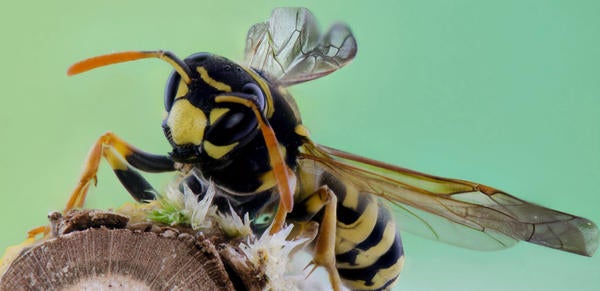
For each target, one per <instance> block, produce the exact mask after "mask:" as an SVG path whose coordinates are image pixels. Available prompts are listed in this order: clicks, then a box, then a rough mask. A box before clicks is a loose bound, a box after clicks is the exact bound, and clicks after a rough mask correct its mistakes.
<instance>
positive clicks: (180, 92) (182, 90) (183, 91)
mask: <svg viewBox="0 0 600 291" xmlns="http://www.w3.org/2000/svg"><path fill="white" fill-rule="evenodd" d="M189 91H190V88H188V86H187V85H186V84H185V82H184V81H183V79H181V80H179V85H177V93H176V94H175V99H177V98H181V97H183V96H185V95H187V93H188V92H189Z"/></svg>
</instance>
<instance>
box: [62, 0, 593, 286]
mask: <svg viewBox="0 0 600 291" xmlns="http://www.w3.org/2000/svg"><path fill="white" fill-rule="evenodd" d="M356 52H357V43H356V40H355V38H354V36H353V34H352V32H351V30H350V28H349V27H348V26H347V25H345V24H342V23H338V24H335V25H333V26H332V27H331V28H330V29H329V30H328V31H327V32H326V33H325V34H321V33H320V32H319V29H318V27H317V24H316V21H315V19H314V17H313V16H312V14H311V13H310V12H309V11H308V10H307V9H304V8H278V9H275V10H274V11H273V13H272V15H271V17H270V19H269V20H268V21H266V22H261V23H257V24H255V25H253V26H252V27H251V28H250V30H249V32H248V35H247V41H246V49H245V60H244V62H243V63H242V64H238V63H236V62H233V61H230V60H228V59H226V58H223V57H220V56H217V55H214V54H210V53H197V54H193V55H191V56H189V57H187V58H185V59H183V60H181V59H179V58H177V57H176V56H175V55H174V54H172V53H171V52H167V51H129V52H121V53H113V54H108V55H103V56H98V57H94V58H90V59H87V60H83V61H81V62H79V63H76V64H74V65H73V66H72V67H70V69H69V71H68V74H69V75H75V74H79V73H82V72H85V71H88V70H91V69H95V68H98V67H102V66H106V65H111V64H116V63H122V62H127V61H134V60H139V59H147V58H158V59H161V60H163V61H165V62H167V63H168V64H170V65H171V67H172V68H173V72H172V73H171V75H170V77H169V78H168V81H167V84H166V90H165V95H164V107H165V111H166V115H165V116H166V117H165V118H164V120H163V121H162V130H163V131H164V134H165V136H166V138H167V140H168V141H169V143H170V145H171V146H172V151H171V152H170V153H168V154H165V155H155V154H151V153H147V152H144V151H142V150H140V149H138V148H136V147H134V146H132V145H130V144H128V143H127V142H126V141H124V140H123V139H121V138H120V137H119V136H117V135H116V134H114V133H111V132H108V133H106V134H104V135H102V136H101V137H100V138H98V140H97V141H96V142H95V143H94V145H93V146H92V148H91V150H90V153H89V155H88V157H87V159H86V160H85V164H84V170H83V172H82V174H81V177H80V179H79V182H78V183H77V185H76V187H75V189H74V190H73V192H72V194H71V196H70V199H69V200H68V202H67V205H66V207H65V209H66V210H68V209H72V208H77V207H82V206H83V204H84V201H85V197H86V193H87V190H88V188H89V187H90V186H91V185H92V184H93V183H95V182H96V172H97V169H98V166H99V164H100V161H101V160H102V159H103V158H104V160H106V161H107V162H108V164H109V165H110V166H111V168H112V169H113V170H114V173H115V174H116V176H117V178H118V179H119V180H120V182H121V183H122V184H123V186H124V188H125V189H126V190H127V191H128V192H129V193H130V194H131V195H132V197H133V198H134V199H135V200H137V201H142V202H143V201H149V200H153V199H155V198H156V196H157V191H156V190H155V189H154V188H153V187H152V186H151V185H150V184H149V183H148V182H147V181H146V180H145V179H144V178H143V177H142V175H141V174H140V172H139V171H143V172H178V171H179V172H189V171H195V172H197V173H198V174H197V175H193V176H190V177H191V178H188V179H186V180H185V183H188V184H189V185H190V187H192V188H194V189H196V192H198V193H202V191H203V187H204V185H207V184H208V183H209V182H210V183H214V184H215V185H216V187H217V188H218V190H219V193H221V198H222V199H224V200H226V201H227V202H228V203H231V204H233V205H235V206H236V207H235V209H236V211H238V212H240V213H250V216H251V218H252V219H253V221H254V222H253V227H254V229H255V230H256V231H258V232H260V231H266V230H267V229H268V231H270V232H271V233H275V232H278V231H279V230H281V229H282V227H283V226H284V224H286V223H287V224H293V225H295V227H297V228H298V229H308V228H309V226H310V225H315V224H316V225H318V231H317V234H316V235H315V237H314V243H313V245H312V247H313V248H314V249H313V259H312V264H313V265H314V266H315V268H316V267H318V266H321V267H324V268H325V269H326V270H327V272H328V275H329V280H330V282H331V284H332V286H333V288H334V289H335V290H339V289H340V287H341V286H342V285H345V286H346V287H348V288H351V289H359V290H382V289H389V288H391V286H392V285H393V284H394V283H395V282H396V281H397V279H398V277H399V274H400V271H401V269H402V266H403V262H404V258H405V256H404V249H403V245H402V241H401V238H400V234H399V231H398V228H400V229H403V230H407V231H411V232H414V233H416V234H419V235H422V236H424V237H427V238H431V239H434V240H439V241H442V242H446V243H450V244H454V245H458V246H462V247H466V248H471V249H479V250H493V249H503V248H507V247H510V246H512V245H513V244H515V243H516V242H517V241H527V242H530V243H535V244H538V245H542V246H546V247H550V248H555V249H559V250H563V251H567V252H571V253H575V254H580V255H586V256H591V255H592V254H593V253H594V252H595V250H596V248H597V247H598V228H597V226H596V225H595V224H594V223H593V222H591V221H589V220H587V219H585V218H582V217H578V216H575V215H571V214H567V213H564V212H560V211H556V210H552V209H548V208H545V207H542V206H538V205H535V204H532V203H529V202H527V201H524V200H521V199H519V198H516V197H514V196H512V195H510V194H508V193H505V192H503V191H501V190H497V189H495V188H492V187H489V186H485V185H483V184H479V183H474V182H469V181H464V180H458V179H449V178H442V177H437V176H433V175H428V174H424V173H420V172H416V171H412V170H409V169H405V168H401V167H397V166H393V165H390V164H386V163H382V162H378V161H374V160H371V159H368V158H364V157H361V156H357V155H353V154H350V153H347V152H344V151H340V150H337V149H333V148H330V147H326V146H323V145H319V144H317V143H315V142H313V141H312V139H311V138H310V136H309V133H308V130H307V129H306V128H305V127H304V125H303V124H302V120H301V117H300V113H299V111H298V108H297V105H296V103H295V101H294V99H293V98H292V96H291V95H290V94H289V92H288V91H287V89H286V88H287V87H289V86H291V85H294V84H298V83H303V82H307V81H310V80H313V79H317V78H320V77H323V76H325V75H327V74H330V73H332V72H334V71H336V70H338V69H340V68H341V67H343V66H344V65H346V64H348V63H349V62H350V61H351V60H352V59H353V58H354V57H355V55H356ZM264 217H267V219H262V218H264ZM259 218H261V219H259ZM397 224H398V225H397ZM265 226H268V228H267V227H265Z"/></svg>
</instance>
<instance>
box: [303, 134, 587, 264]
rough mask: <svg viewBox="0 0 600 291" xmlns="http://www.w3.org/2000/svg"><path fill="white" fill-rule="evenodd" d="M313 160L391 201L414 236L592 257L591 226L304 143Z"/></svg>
mask: <svg viewBox="0 0 600 291" xmlns="http://www.w3.org/2000/svg"><path fill="white" fill-rule="evenodd" d="M308 161H312V162H315V163H316V164H318V165H319V166H320V167H323V168H324V169H325V170H326V171H328V172H331V173H332V174H334V175H336V176H337V177H339V178H340V179H343V181H346V182H348V183H352V184H353V185H354V186H355V187H357V188H358V189H360V191H363V192H368V193H372V194H374V195H377V196H379V197H382V198H384V199H387V200H389V201H390V202H391V203H393V204H395V205H396V206H397V208H398V210H399V211H398V213H400V214H401V216H400V217H398V224H399V225H400V228H401V229H405V230H408V231H411V232H414V233H416V234H419V235H422V236H425V237H428V238H433V239H437V240H440V241H444V242H447V243H451V244H455V245H459V246H463V247H468V248H473V249H499V248H505V247H509V246H511V245H512V244H514V242H515V241H516V240H523V241H528V242H531V243H535V244H539V245H543V246H547V247H551V248H556V249H560V250H564V251H567V252H572V253H577V254H581V255H586V256H591V255H592V254H593V253H594V252H595V250H596V249H597V247H598V228H597V226H596V225H595V224H594V223H592V222H591V221H589V220H587V219H585V218H581V217H577V216H574V215H571V214H567V213H563V212H560V211H556V210H552V209H548V208H545V207H542V206H538V205H535V204H532V203H529V202H526V201H523V200H521V199H518V198H516V197H514V196H511V195H509V194H507V193H504V192H502V191H500V190H497V189H494V188H491V187H488V186H484V185H481V184H477V183H473V182H468V181H463V180H456V179H447V178H441V177H436V176H432V175H427V174H423V173H419V172H415V171H412V170H408V169H404V168H400V167H396V166H392V165H389V164H384V163H380V162H377V161H373V160H370V159H367V158H363V157H360V156H356V155H352V154H349V153H346V152H342V151H339V150H335V149H332V148H328V147H324V146H319V145H314V144H306V145H305V146H304V148H303V153H302V154H301V155H300V162H301V163H302V162H308Z"/></svg>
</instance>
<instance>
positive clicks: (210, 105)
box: [162, 53, 265, 163]
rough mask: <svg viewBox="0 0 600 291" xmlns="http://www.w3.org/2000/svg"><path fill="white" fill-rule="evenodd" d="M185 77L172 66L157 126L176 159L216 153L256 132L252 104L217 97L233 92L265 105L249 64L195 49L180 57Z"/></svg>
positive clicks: (240, 143)
mask: <svg viewBox="0 0 600 291" xmlns="http://www.w3.org/2000/svg"><path fill="white" fill-rule="evenodd" d="M184 63H185V64H186V65H187V67H189V68H190V72H191V74H190V78H189V83H186V80H185V78H183V77H182V76H181V74H180V73H179V72H178V71H177V70H176V71H173V72H172V73H171V76H170V77H169V79H168V81H167V86H166V90H165V110H166V111H167V116H166V118H165V119H164V120H163V124H162V126H163V129H164V132H165V135H166V137H167V139H168V140H169V142H170V143H171V145H172V146H173V152H171V157H172V158H173V159H174V160H175V161H178V162H182V163H194V162H198V160H199V159H200V158H201V157H202V156H205V157H208V158H212V159H220V158H222V157H223V156H225V155H227V154H229V153H230V152H232V151H234V150H235V149H236V148H238V147H240V146H243V145H244V144H246V143H248V142H249V141H250V140H252V138H254V137H255V136H256V134H257V133H258V132H259V131H258V121H257V119H256V116H255V114H254V113H253V112H252V109H251V108H249V107H248V106H245V105H243V104H240V103H235V102H219V101H218V100H219V99H218V98H217V97H223V96H234V97H237V98H240V99H244V100H248V101H251V102H252V103H253V104H255V105H256V107H258V109H260V110H261V111H264V110H265V94H264V93H263V90H262V89H261V88H260V85H259V84H258V83H257V80H256V79H255V77H253V75H252V73H251V72H248V70H249V69H246V68H242V67H241V66H240V65H238V64H236V63H234V62H232V61H230V60H227V59H225V58H223V57H220V56H216V55H212V54H208V53H197V54H194V55H191V56H190V57H188V58H186V59H185V60H184Z"/></svg>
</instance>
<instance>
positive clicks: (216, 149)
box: [204, 141, 239, 160]
mask: <svg viewBox="0 0 600 291" xmlns="http://www.w3.org/2000/svg"><path fill="white" fill-rule="evenodd" d="M238 144H239V142H235V143H232V144H230V145H226V146H218V145H214V144H212V143H211V142H209V141H204V150H205V151H206V153H207V154H208V155H209V156H210V157H211V158H213V159H215V160H218V159H220V158H222V157H223V156H224V155H226V154H227V153H229V152H230V151H231V150H232V149H233V148H235V147H236V146H237V145H238Z"/></svg>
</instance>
